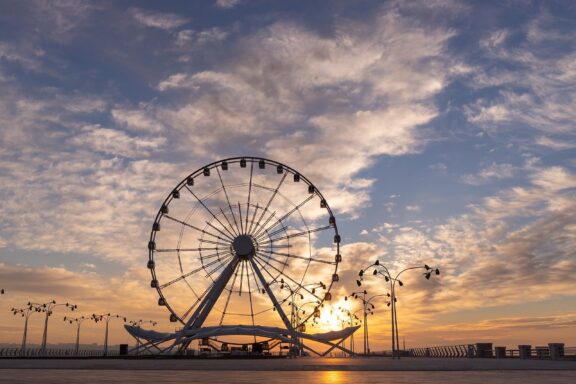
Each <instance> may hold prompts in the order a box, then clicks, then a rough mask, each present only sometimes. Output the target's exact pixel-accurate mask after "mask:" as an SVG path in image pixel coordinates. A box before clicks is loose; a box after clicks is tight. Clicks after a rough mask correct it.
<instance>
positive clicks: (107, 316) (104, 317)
mask: <svg viewBox="0 0 576 384" xmlns="http://www.w3.org/2000/svg"><path fill="white" fill-rule="evenodd" d="M90 318H91V319H92V320H94V322H96V323H98V322H99V321H103V322H104V323H105V324H106V330H105V332H104V356H108V324H109V323H110V320H112V319H122V320H124V322H126V317H124V316H120V315H112V314H110V313H106V314H103V315H96V314H92V316H91V317H90Z"/></svg>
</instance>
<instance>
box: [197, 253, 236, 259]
mask: <svg viewBox="0 0 576 384" xmlns="http://www.w3.org/2000/svg"><path fill="white" fill-rule="evenodd" d="M222 256H225V257H229V256H232V253H231V252H230V251H225V252H214V253H211V254H209V255H205V256H203V255H200V260H207V259H212V258H214V257H218V260H220V257H222Z"/></svg>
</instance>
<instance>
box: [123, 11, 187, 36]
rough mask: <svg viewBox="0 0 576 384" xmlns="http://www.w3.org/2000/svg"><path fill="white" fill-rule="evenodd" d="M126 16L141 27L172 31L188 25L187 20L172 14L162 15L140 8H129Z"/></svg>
mask: <svg viewBox="0 0 576 384" xmlns="http://www.w3.org/2000/svg"><path fill="white" fill-rule="evenodd" d="M127 12H128V14H129V15H131V16H132V17H133V18H134V19H135V20H136V21H138V22H139V23H141V24H142V25H144V26H146V27H150V28H158V29H163V30H165V31H172V30H174V29H177V28H178V27H181V26H182V25H184V24H187V23H188V21H189V20H188V19H187V18H185V17H182V16H179V15H177V14H174V13H162V12H155V11H149V10H145V9H141V8H134V7H133V8H130V9H128V11H127Z"/></svg>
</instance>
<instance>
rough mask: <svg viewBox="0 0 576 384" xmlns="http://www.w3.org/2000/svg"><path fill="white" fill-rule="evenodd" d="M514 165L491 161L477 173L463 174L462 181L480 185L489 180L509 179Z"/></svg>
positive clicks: (512, 174) (512, 173)
mask: <svg viewBox="0 0 576 384" xmlns="http://www.w3.org/2000/svg"><path fill="white" fill-rule="evenodd" d="M515 169H516V167H514V166H513V165H512V164H496V163H492V164H490V165H489V166H488V167H486V168H484V169H482V170H481V171H480V172H478V173H477V174H471V175H463V176H462V177H461V179H462V181H463V182H464V183H466V184H470V185H481V184H484V183H487V182H489V181H490V180H501V179H509V178H511V177H513V176H514V171H515Z"/></svg>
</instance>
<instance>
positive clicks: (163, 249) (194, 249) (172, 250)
mask: <svg viewBox="0 0 576 384" xmlns="http://www.w3.org/2000/svg"><path fill="white" fill-rule="evenodd" d="M208 249H210V248H162V249H155V250H154V252H158V253H163V252H201V251H203V250H208ZM212 249H217V248H212Z"/></svg>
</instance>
